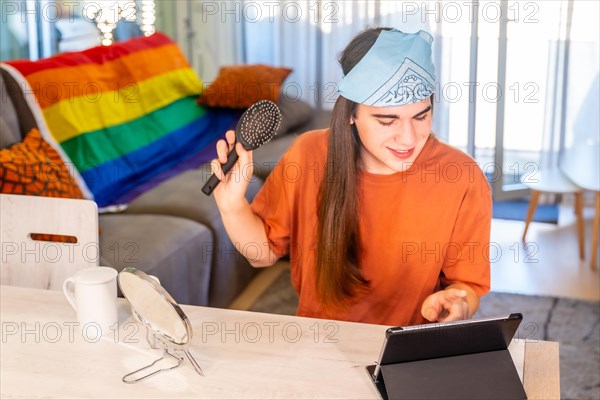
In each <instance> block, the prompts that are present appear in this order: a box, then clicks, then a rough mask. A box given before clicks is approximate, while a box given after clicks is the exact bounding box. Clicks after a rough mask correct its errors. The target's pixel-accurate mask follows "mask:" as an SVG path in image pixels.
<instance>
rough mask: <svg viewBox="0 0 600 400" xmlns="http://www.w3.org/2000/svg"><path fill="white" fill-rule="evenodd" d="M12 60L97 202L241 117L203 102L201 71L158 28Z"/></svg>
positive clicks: (192, 151)
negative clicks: (95, 44) (153, 31)
mask: <svg viewBox="0 0 600 400" xmlns="http://www.w3.org/2000/svg"><path fill="white" fill-rule="evenodd" d="M8 64H9V65H11V66H12V67H14V68H15V69H17V70H18V71H19V72H20V73H21V74H22V75H23V76H24V78H23V79H24V80H26V81H27V83H28V84H29V86H30V87H31V88H32V90H33V92H34V93H35V96H36V99H37V100H38V103H39V105H40V107H41V110H42V113H43V116H44V119H45V121H46V123H47V125H48V128H49V132H50V133H51V135H52V136H53V137H54V139H55V141H56V142H57V143H59V144H60V146H61V148H62V149H64V152H65V153H66V154H67V155H68V157H69V158H70V160H71V162H72V163H73V164H74V165H75V166H76V168H77V170H78V171H79V172H80V173H81V175H82V176H83V179H84V180H85V182H86V184H87V186H88V188H89V189H90V191H91V192H92V194H93V199H94V200H95V201H96V203H98V205H99V206H100V207H104V206H107V205H111V204H115V203H119V202H120V198H121V196H123V195H125V194H127V193H128V192H129V191H131V190H134V189H135V188H137V187H139V186H140V185H142V184H144V183H145V182H147V181H148V180H151V179H153V178H155V177H157V176H159V175H161V174H162V173H163V172H165V171H168V170H170V169H172V168H173V167H175V166H177V165H179V164H180V163H181V162H182V160H186V159H188V158H190V157H192V156H194V155H196V154H197V153H198V152H200V151H202V150H203V149H204V148H205V147H206V146H208V145H212V144H213V142H214V141H215V140H216V138H217V137H220V136H221V135H222V134H223V132H225V131H226V130H227V129H228V128H229V127H230V126H232V125H233V124H234V121H235V119H236V117H237V113H234V112H232V111H228V112H225V111H223V110H207V109H205V108H203V107H198V105H197V104H196V98H197V97H198V95H199V94H200V93H201V90H202V83H201V82H200V79H199V78H198V76H197V75H196V73H195V72H194V71H193V69H192V68H191V67H190V65H189V64H188V62H187V60H186V59H185V56H184V55H183V53H182V52H181V50H180V49H179V48H178V46H177V45H176V44H175V43H174V42H172V41H171V40H170V39H169V38H168V37H166V36H165V35H163V34H160V33H156V34H154V35H152V36H149V37H141V38H136V39H132V40H129V41H127V42H119V43H115V44H113V45H111V46H98V47H94V48H92V49H88V50H85V51H82V52H78V53H63V54H59V55H57V56H54V57H51V58H48V59H44V60H39V61H27V60H19V61H10V62H9V63H8ZM42 133H44V132H42Z"/></svg>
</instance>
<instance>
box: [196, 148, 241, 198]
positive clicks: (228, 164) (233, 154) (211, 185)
mask: <svg viewBox="0 0 600 400" xmlns="http://www.w3.org/2000/svg"><path fill="white" fill-rule="evenodd" d="M237 160H238V153H237V151H235V147H234V148H233V149H231V151H230V152H229V154H228V155H227V161H225V164H221V168H222V169H223V174H226V173H228V172H229V170H230V169H231V168H232V167H233V166H234V165H235V162H236V161H237ZM219 182H221V181H220V180H219V178H217V176H216V175H215V174H212V175H211V176H210V178H209V179H208V181H207V182H206V183H205V184H204V186H202V193H204V194H205V195H207V196H210V195H211V193H212V192H213V190H215V188H216V187H217V185H218V184H219Z"/></svg>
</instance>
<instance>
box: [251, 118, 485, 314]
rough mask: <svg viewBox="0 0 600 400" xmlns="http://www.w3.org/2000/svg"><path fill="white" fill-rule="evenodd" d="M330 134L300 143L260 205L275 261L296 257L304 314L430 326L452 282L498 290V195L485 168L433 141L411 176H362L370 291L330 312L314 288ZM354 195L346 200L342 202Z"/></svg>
mask: <svg viewBox="0 0 600 400" xmlns="http://www.w3.org/2000/svg"><path fill="white" fill-rule="evenodd" d="M328 137H329V130H328V129H325V130H319V131H312V132H307V133H305V134H303V135H301V136H299V137H298V139H296V141H295V142H294V143H293V145H292V146H291V147H290V149H289V150H288V151H287V153H286V154H285V155H284V157H283V158H282V159H281V161H280V162H279V163H278V165H277V166H276V167H275V169H274V170H273V172H272V173H271V174H270V175H269V177H268V178H267V181H266V182H265V185H264V186H263V187H262V189H261V190H260V192H259V193H258V195H257V196H256V198H255V199H254V201H253V203H252V206H251V207H252V210H253V211H254V212H255V213H256V214H258V215H259V216H260V217H261V218H262V219H263V221H264V225H265V230H266V233H267V238H268V240H269V244H270V246H271V248H272V249H273V251H274V252H275V254H277V255H278V256H283V255H285V254H288V253H289V255H290V264H291V276H292V285H293V286H294V288H295V289H296V291H297V292H298V295H299V299H300V302H299V307H298V312H297V314H298V315H299V316H306V317H315V318H331V319H337V320H346V321H355V322H366V323H374V324H384V325H413V324H421V323H426V322H427V321H426V320H425V319H424V318H423V317H422V316H421V305H422V303H423V301H424V300H425V298H426V297H427V296H429V295H430V294H432V293H434V292H435V291H438V290H440V289H443V288H444V287H446V286H448V285H449V284H451V283H453V282H462V283H465V284H467V285H469V286H470V287H471V288H473V290H474V291H475V293H476V294H477V295H478V296H482V295H484V294H485V293H486V292H487V291H488V290H489V287H490V262H489V241H490V225H491V218H492V205H491V192H490V187H489V184H488V183H487V181H486V179H485V177H484V175H483V173H482V171H481V169H480V168H479V167H478V165H477V164H476V162H475V161H474V160H473V159H472V158H471V157H469V156H468V155H466V154H465V153H463V152H461V151H460V150H458V149H455V148H453V147H451V146H449V145H447V144H445V143H442V142H440V141H439V140H438V139H437V138H436V137H435V136H433V135H431V136H430V137H429V139H428V141H427V143H426V144H425V146H424V148H423V150H422V151H421V153H420V154H419V156H418V157H417V159H416V160H415V162H414V163H413V165H412V166H411V167H410V168H409V169H407V170H406V171H404V172H398V173H395V174H391V175H376V174H371V173H366V172H361V173H360V175H359V185H358V186H359V204H360V205H359V229H360V237H361V240H362V243H361V253H360V255H359V262H360V268H361V270H362V273H363V276H364V277H365V278H366V279H367V280H369V281H370V287H369V289H368V290H367V291H365V292H364V293H363V292H361V293H360V294H358V295H357V296H356V297H355V298H354V299H353V301H352V302H351V304H350V305H349V306H348V307H347V308H339V309H337V310H335V311H334V313H333V314H331V313H325V312H324V311H323V310H322V307H321V304H320V302H319V299H318V297H317V292H316V286H315V273H314V268H315V252H316V237H317V235H316V231H317V194H318V192H319V185H320V183H321V180H322V179H323V174H324V167H325V163H326V160H327V142H328ZM343 195H346V194H345V193H340V196H343Z"/></svg>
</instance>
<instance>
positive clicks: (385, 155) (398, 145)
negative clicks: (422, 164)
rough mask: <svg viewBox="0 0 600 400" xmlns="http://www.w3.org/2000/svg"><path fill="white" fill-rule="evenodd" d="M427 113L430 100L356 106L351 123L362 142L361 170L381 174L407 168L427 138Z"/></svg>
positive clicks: (429, 108) (428, 123) (429, 118)
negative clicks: (392, 105) (378, 105)
mask: <svg viewBox="0 0 600 400" xmlns="http://www.w3.org/2000/svg"><path fill="white" fill-rule="evenodd" d="M431 114H432V112H431V98H427V99H425V100H423V101H419V102H416V103H412V104H407V105H403V106H396V107H372V106H366V105H363V104H358V105H357V108H356V114H355V117H353V118H351V122H352V123H354V124H355V125H356V129H357V130H358V136H359V137H360V140H361V142H362V146H361V166H362V168H363V169H364V170H365V171H366V172H370V173H373V174H382V175H389V174H393V173H396V172H401V171H405V170H406V169H408V168H409V167H410V165H411V164H412V163H413V162H414V161H415V160H416V158H417V157H418V155H419V154H420V153H421V150H423V147H424V146H425V143H426V142H427V139H428V138H429V134H430V133H431Z"/></svg>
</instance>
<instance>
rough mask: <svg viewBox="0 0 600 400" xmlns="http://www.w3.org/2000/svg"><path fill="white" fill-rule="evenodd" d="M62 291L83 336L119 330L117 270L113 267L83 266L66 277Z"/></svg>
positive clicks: (94, 335)
mask: <svg viewBox="0 0 600 400" xmlns="http://www.w3.org/2000/svg"><path fill="white" fill-rule="evenodd" d="M63 292H64V293H65V296H66V297H67V300H68V301H69V303H71V306H73V308H74V309H75V311H76V312H77V322H78V323H79V328H80V329H81V331H82V334H83V335H84V336H93V337H99V336H104V335H107V334H109V333H110V332H112V331H114V330H116V329H118V322H119V320H118V315H117V271H116V270H115V269H114V268H111V267H90V268H85V269H82V270H80V271H78V272H77V273H76V274H75V275H73V276H72V277H71V278H68V279H67V280H65V282H64V284H63ZM111 329H112V330H111Z"/></svg>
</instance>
